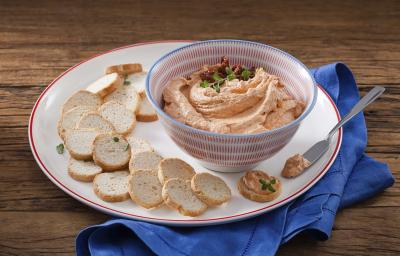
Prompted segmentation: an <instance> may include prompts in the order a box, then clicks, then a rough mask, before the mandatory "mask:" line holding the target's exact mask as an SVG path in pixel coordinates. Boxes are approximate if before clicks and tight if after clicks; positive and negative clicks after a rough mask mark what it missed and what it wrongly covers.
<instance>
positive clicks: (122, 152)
mask: <svg viewBox="0 0 400 256" xmlns="http://www.w3.org/2000/svg"><path fill="white" fill-rule="evenodd" d="M130 157H131V151H130V150H129V144H128V142H127V141H126V140H125V138H124V137H122V136H121V135H119V134H115V133H114V134H113V133H104V134H99V135H98V136H97V137H96V139H95V140H94V142H93V160H94V162H95V163H96V164H97V165H98V166H100V167H101V168H103V170H104V171H114V170H118V169H121V168H124V167H127V166H128V162H129V159H130Z"/></svg>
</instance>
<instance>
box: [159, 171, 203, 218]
mask: <svg viewBox="0 0 400 256" xmlns="http://www.w3.org/2000/svg"><path fill="white" fill-rule="evenodd" d="M162 197H163V199H164V202H165V204H166V205H168V206H169V207H171V208H173V209H176V210H178V211H179V213H180V214H182V215H185V216H192V217H195V216H198V215H200V214H202V213H203V212H205V211H206V210H207V205H206V204H205V203H203V202H202V201H201V200H200V199H198V198H197V197H196V195H195V194H194V193H193V191H192V189H191V188H190V182H189V181H186V180H182V179H177V178H174V179H169V180H167V182H165V184H164V186H163V188H162Z"/></svg>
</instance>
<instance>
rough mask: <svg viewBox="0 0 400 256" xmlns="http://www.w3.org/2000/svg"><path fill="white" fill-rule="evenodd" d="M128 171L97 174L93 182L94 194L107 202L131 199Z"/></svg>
mask: <svg viewBox="0 0 400 256" xmlns="http://www.w3.org/2000/svg"><path fill="white" fill-rule="evenodd" d="M128 175H129V172H128V171H127V170H123V171H116V172H104V173H100V174H97V175H96V177H95V178H94V180H93V190H94V193H96V195H97V196H98V197H100V198H101V199H102V200H104V201H107V202H121V201H125V200H127V199H128V198H129V193H128Z"/></svg>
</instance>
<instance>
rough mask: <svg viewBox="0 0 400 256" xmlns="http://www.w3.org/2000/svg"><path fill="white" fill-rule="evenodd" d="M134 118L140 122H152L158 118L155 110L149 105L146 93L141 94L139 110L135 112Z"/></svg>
mask: <svg viewBox="0 0 400 256" xmlns="http://www.w3.org/2000/svg"><path fill="white" fill-rule="evenodd" d="M136 118H137V120H138V121H140V122H153V121H157V120H158V116H157V112H156V111H155V110H154V108H153V107H152V106H151V104H150V102H149V100H148V99H147V97H146V95H145V96H142V100H141V102H140V106H139V110H138V111H137V112H136Z"/></svg>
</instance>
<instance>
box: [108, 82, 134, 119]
mask: <svg viewBox="0 0 400 256" xmlns="http://www.w3.org/2000/svg"><path fill="white" fill-rule="evenodd" d="M104 100H105V101H106V102H108V101H116V102H118V103H120V104H122V105H124V106H125V107H126V108H127V109H129V110H130V111H132V112H133V113H136V112H137V111H138V110H139V106H140V101H141V98H140V95H139V93H138V92H137V91H136V89H135V87H134V86H132V85H125V84H122V85H120V86H118V87H117V89H116V90H115V91H113V92H112V93H110V94H109V95H107V96H106V97H105V98H104Z"/></svg>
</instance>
